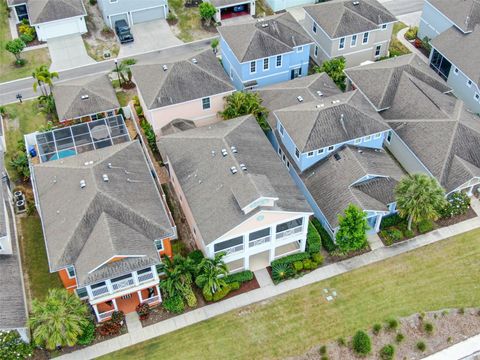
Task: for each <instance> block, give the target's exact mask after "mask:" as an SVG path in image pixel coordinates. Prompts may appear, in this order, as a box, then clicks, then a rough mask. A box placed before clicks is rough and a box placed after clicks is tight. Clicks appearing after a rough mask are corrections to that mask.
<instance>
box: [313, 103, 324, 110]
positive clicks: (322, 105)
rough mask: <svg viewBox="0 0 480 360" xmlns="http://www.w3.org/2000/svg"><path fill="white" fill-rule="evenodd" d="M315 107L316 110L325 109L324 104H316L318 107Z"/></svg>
mask: <svg viewBox="0 0 480 360" xmlns="http://www.w3.org/2000/svg"><path fill="white" fill-rule="evenodd" d="M315 107H316V108H317V109H321V108H323V107H325V104H318V105H315Z"/></svg>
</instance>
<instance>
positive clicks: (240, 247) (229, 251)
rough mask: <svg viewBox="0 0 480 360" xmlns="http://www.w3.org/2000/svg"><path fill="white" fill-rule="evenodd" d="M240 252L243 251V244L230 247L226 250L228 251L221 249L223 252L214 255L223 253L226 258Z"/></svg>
mask: <svg viewBox="0 0 480 360" xmlns="http://www.w3.org/2000/svg"><path fill="white" fill-rule="evenodd" d="M241 251H243V244H240V245H236V246H232V247H231V248H228V249H223V250H220V251H216V252H215V254H218V253H221V252H223V253H225V256H228V255H232V254H235V253H238V252H241Z"/></svg>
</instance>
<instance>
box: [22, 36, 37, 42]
mask: <svg viewBox="0 0 480 360" xmlns="http://www.w3.org/2000/svg"><path fill="white" fill-rule="evenodd" d="M20 39H22V41H23V42H24V43H29V42H31V41H33V40H34V39H35V35H32V34H21V35H20Z"/></svg>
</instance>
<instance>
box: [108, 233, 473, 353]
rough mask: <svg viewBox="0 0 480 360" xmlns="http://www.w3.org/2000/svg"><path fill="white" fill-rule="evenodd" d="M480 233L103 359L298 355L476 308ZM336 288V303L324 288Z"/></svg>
mask: <svg viewBox="0 0 480 360" xmlns="http://www.w3.org/2000/svg"><path fill="white" fill-rule="evenodd" d="M479 237H480V229H478V230H475V231H472V232H469V233H466V234H462V235H460V236H456V237H454V238H452V239H449V240H445V241H442V242H439V243H436V244H433V245H430V246H427V247H424V248H421V249H418V250H416V251H413V252H410V253H406V254H403V255H400V256H397V257H395V258H392V259H388V260H385V261H382V262H379V263H376V264H373V265H370V266H368V267H364V268H361V269H358V270H355V271H352V272H349V273H347V274H344V275H340V276H337V277H335V278H332V279H329V280H325V281H322V282H319V283H316V284H313V285H310V286H307V287H303V288H301V289H297V290H295V291H292V292H290V293H287V294H284V295H282V296H279V297H277V298H275V299H272V300H270V301H268V302H264V303H263V304H255V305H251V306H248V307H246V308H243V309H241V310H236V311H232V312H229V313H227V314H224V315H221V316H218V317H215V318H213V319H210V320H207V321H204V322H201V323H199V324H196V325H192V326H190V327H187V328H184V329H181V330H178V331H175V332H173V333H170V334H167V335H164V336H161V337H158V338H156V339H153V340H150V341H147V342H144V343H141V344H139V345H136V346H133V347H130V348H128V349H125V350H123V351H119V352H116V353H113V354H110V355H107V356H105V357H103V359H115V360H121V359H152V358H165V359H206V358H208V359H220V358H224V359H265V358H284V357H287V356H292V355H297V354H302V353H304V352H306V351H307V350H308V349H309V348H311V347H313V346H315V345H318V344H320V343H324V342H325V341H327V340H332V339H336V338H338V337H339V336H344V337H349V336H351V335H353V333H354V332H355V331H356V330H357V329H360V328H364V329H366V328H370V327H371V326H372V325H373V324H374V323H377V322H382V321H383V320H385V319H386V318H388V317H392V316H395V317H403V316H407V315H410V314H413V313H416V312H420V311H427V310H438V309H442V308H458V307H470V306H479V305H480V285H479V284H480V272H479V271H478V270H479V264H480V246H479V240H478V239H479ZM324 288H334V289H336V290H337V292H338V298H337V299H336V300H335V301H334V302H333V303H327V302H326V301H325V300H324V299H323V289H324Z"/></svg>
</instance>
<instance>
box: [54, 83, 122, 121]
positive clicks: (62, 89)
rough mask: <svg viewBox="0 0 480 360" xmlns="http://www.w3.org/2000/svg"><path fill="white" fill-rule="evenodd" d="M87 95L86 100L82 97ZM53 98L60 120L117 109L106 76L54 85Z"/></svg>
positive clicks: (111, 87) (117, 103)
mask: <svg viewBox="0 0 480 360" xmlns="http://www.w3.org/2000/svg"><path fill="white" fill-rule="evenodd" d="M84 95H88V99H82V96H84ZM53 97H54V98H55V105H56V108H57V114H58V118H59V119H60V120H68V119H73V118H77V117H81V116H85V115H90V114H96V113H99V112H103V111H107V110H112V109H118V108H120V103H119V102H118V99H117V95H116V93H115V89H114V88H113V86H112V83H111V82H110V80H109V78H108V76H107V75H103V74H102V75H93V76H86V77H83V78H79V79H75V80H69V81H67V82H63V83H59V84H58V85H55V87H54V89H53Z"/></svg>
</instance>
